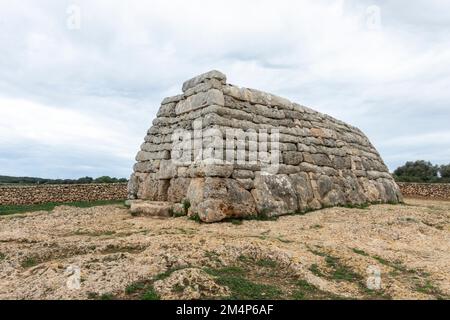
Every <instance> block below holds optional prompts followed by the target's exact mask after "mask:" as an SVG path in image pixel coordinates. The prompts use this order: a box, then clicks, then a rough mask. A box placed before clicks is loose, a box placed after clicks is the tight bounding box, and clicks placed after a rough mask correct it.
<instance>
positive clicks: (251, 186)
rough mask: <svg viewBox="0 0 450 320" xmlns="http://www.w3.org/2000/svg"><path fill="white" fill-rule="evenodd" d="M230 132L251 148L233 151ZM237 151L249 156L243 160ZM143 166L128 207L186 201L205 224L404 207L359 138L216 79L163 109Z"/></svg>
mask: <svg viewBox="0 0 450 320" xmlns="http://www.w3.org/2000/svg"><path fill="white" fill-rule="evenodd" d="M232 129H234V131H232ZM230 130H231V131H232V132H234V134H236V132H238V133H244V136H245V139H244V140H243V141H238V139H235V140H234V141H233V143H231V144H230V141H231V140H233V139H230V140H228V134H229V132H230ZM241 131H242V132H241ZM180 132H181V133H183V132H190V133H191V135H190V136H189V137H190V138H189V139H186V135H184V136H183V135H182V134H180ZM269 136H270V137H269ZM218 146H219V147H218ZM239 148H240V149H244V150H246V152H247V153H246V154H244V156H243V157H242V153H241V154H240V153H239V151H238V150H239ZM218 149H222V150H218ZM255 149H256V152H254V153H251V151H255ZM186 150H187V152H186ZM261 150H262V151H261ZM217 151H224V152H222V153H220V152H217ZM266 151H267V152H266ZM230 152H231V158H230ZM251 154H256V156H257V158H256V159H254V158H252V156H251ZM180 159H182V161H180ZM136 161H137V163H136V165H135V166H134V173H133V174H132V176H131V179H130V182H129V186H128V191H129V199H141V200H148V201H159V202H170V203H179V202H182V201H183V200H186V199H187V200H189V202H190V204H191V206H190V209H189V214H190V215H198V216H199V217H200V219H202V220H203V221H205V222H215V221H220V220H223V219H226V218H232V217H249V216H256V215H270V216H278V215H283V214H288V213H293V212H301V211H307V210H310V209H320V208H323V207H328V206H338V205H346V204H362V203H367V202H381V203H386V202H392V203H397V202H399V201H402V195H401V193H400V190H399V188H398V186H397V184H396V183H395V182H394V180H393V179H392V177H391V175H390V174H389V172H388V169H387V167H386V165H385V164H384V162H383V160H382V159H381V157H380V155H379V153H378V152H377V150H376V149H375V148H374V147H373V145H372V144H371V143H370V141H369V140H368V138H367V137H366V136H365V135H364V134H363V133H362V132H361V131H360V130H359V129H357V128H355V127H353V126H350V125H348V124H346V123H344V122H342V121H339V120H337V119H334V118H332V117H330V116H328V115H325V114H321V113H319V112H316V111H314V110H312V109H310V108H307V107H305V106H302V105H299V104H297V103H292V102H291V101H289V100H287V99H285V98H281V97H278V96H275V95H272V94H269V93H265V92H261V91H258V90H254V89H246V88H240V87H237V86H234V85H230V84H227V82H226V76H225V75H224V74H222V73H220V72H218V71H211V72H208V73H206V74H203V75H200V76H198V77H195V78H193V79H191V80H189V81H187V82H185V83H184V85H183V93H182V94H180V95H178V96H174V97H170V98H166V99H164V101H163V102H162V105H161V108H160V110H159V112H158V115H157V118H156V119H155V120H154V121H153V126H152V127H151V128H150V129H149V131H148V133H147V136H146V137H145V142H144V143H143V144H142V146H141V150H140V151H139V153H138V154H137V156H136ZM273 169H275V170H273Z"/></svg>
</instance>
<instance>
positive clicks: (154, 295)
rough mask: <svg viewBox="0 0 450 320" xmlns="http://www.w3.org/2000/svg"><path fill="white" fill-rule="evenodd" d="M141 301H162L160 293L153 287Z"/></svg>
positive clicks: (148, 288) (150, 287) (147, 290)
mask: <svg viewBox="0 0 450 320" xmlns="http://www.w3.org/2000/svg"><path fill="white" fill-rule="evenodd" d="M141 300H147V301H149V300H160V297H159V295H158V293H156V291H155V288H153V286H149V287H147V289H146V291H145V293H144V294H143V295H142V297H141Z"/></svg>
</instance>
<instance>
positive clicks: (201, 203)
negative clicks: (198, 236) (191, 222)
mask: <svg viewBox="0 0 450 320" xmlns="http://www.w3.org/2000/svg"><path fill="white" fill-rule="evenodd" d="M187 199H188V200H189V202H190V204H191V207H190V209H189V214H190V215H191V216H192V215H194V214H197V215H198V216H199V217H200V219H201V220H202V221H204V222H208V223H210V222H218V221H222V220H224V219H227V218H246V217H250V216H255V215H256V205H255V201H254V199H253V197H252V195H251V193H250V192H249V191H247V190H245V189H244V188H243V187H242V186H241V185H240V184H239V182H237V181H236V180H234V179H223V178H196V179H192V181H191V184H190V185H189V188H188V191H187Z"/></svg>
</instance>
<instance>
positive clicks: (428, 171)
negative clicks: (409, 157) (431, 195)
mask: <svg viewBox="0 0 450 320" xmlns="http://www.w3.org/2000/svg"><path fill="white" fill-rule="evenodd" d="M438 172H439V167H438V166H436V165H433V164H432V163H431V162H429V161H428V162H427V161H423V160H418V161H415V162H411V161H410V162H407V163H406V164H405V165H404V166H401V167H399V168H397V169H396V170H395V171H394V175H395V177H396V178H397V180H398V181H403V182H438V180H439V177H438Z"/></svg>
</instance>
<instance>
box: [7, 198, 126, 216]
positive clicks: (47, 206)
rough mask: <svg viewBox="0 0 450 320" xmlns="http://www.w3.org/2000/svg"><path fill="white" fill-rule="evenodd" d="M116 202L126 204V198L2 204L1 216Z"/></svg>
mask: <svg viewBox="0 0 450 320" xmlns="http://www.w3.org/2000/svg"><path fill="white" fill-rule="evenodd" d="M115 204H122V205H123V204H124V200H106V201H91V202H89V201H80V202H68V203H57V202H49V203H43V204H33V205H2V206H0V216H2V215H10V214H17V213H28V212H36V211H48V212H50V211H52V210H53V209H55V207H57V206H62V205H64V206H70V207H76V208H91V207H97V206H105V205H115Z"/></svg>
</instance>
